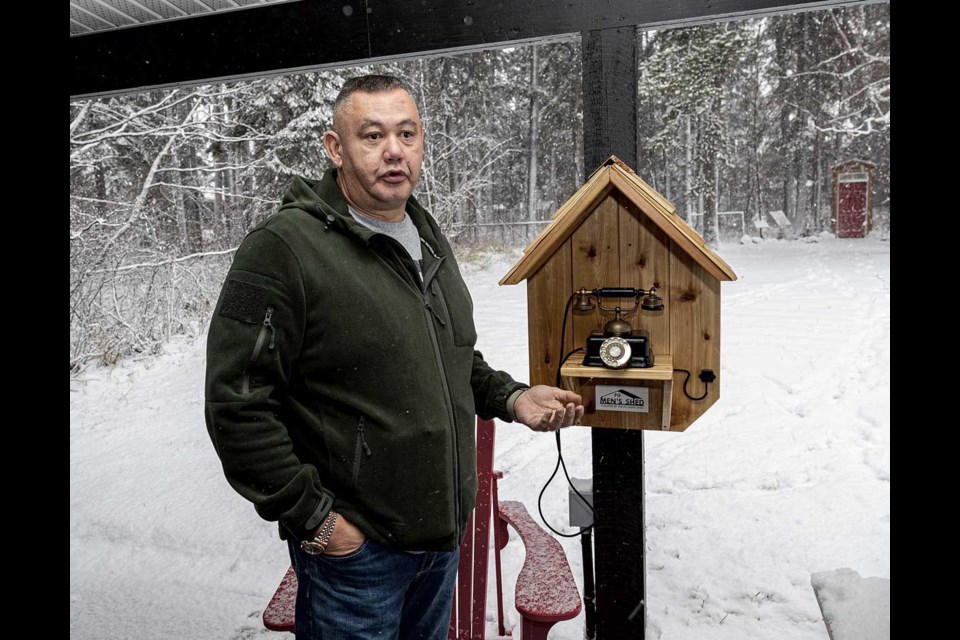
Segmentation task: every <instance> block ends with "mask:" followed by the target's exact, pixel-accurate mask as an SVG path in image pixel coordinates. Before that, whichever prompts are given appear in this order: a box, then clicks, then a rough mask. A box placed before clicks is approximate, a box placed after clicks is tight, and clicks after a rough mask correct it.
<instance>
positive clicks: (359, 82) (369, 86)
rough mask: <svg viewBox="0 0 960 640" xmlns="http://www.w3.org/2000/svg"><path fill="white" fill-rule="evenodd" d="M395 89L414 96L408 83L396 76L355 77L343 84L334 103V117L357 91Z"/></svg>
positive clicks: (371, 91) (368, 91) (374, 91)
mask: <svg viewBox="0 0 960 640" xmlns="http://www.w3.org/2000/svg"><path fill="white" fill-rule="evenodd" d="M394 89H403V90H404V91H406V92H407V93H409V94H410V95H411V96H413V91H411V90H410V87H409V86H408V85H407V83H406V82H404V81H403V80H401V79H400V78H398V77H396V76H386V75H366V76H354V77H353V78H350V79H348V80H347V81H346V82H344V83H343V87H341V89H340V93H338V94H337V99H336V100H334V101H333V114H332V115H333V117H334V118H336V115H337V112H338V111H339V110H340V108H341V107H342V106H343V103H345V102H346V101H347V100H349V99H350V96H351V95H353V94H354V93H356V92H357V91H362V92H364V93H385V92H387V91H393V90H394Z"/></svg>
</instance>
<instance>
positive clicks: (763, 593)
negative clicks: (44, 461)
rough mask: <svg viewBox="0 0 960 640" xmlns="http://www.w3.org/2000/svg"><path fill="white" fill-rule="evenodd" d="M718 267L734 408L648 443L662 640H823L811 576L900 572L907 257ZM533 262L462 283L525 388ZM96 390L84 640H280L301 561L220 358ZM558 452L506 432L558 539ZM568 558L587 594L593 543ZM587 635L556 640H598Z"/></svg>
mask: <svg viewBox="0 0 960 640" xmlns="http://www.w3.org/2000/svg"><path fill="white" fill-rule="evenodd" d="M720 253H721V255H723V257H724V259H725V260H726V261H727V262H729V263H730V264H731V266H732V267H733V268H734V270H735V271H736V272H737V274H738V276H739V277H740V280H739V281H737V282H733V283H724V284H723V288H722V293H723V314H722V320H721V322H722V325H721V326H722V329H723V333H722V340H723V342H722V366H721V371H720V375H719V382H720V384H721V388H722V396H721V399H720V401H719V402H717V404H715V405H714V407H713V408H712V409H711V410H710V411H708V412H707V413H706V415H705V416H704V417H703V418H701V419H700V420H699V421H698V422H697V423H696V424H694V425H693V426H692V427H691V428H690V429H688V430H687V431H686V432H685V433H682V434H663V433H647V434H646V435H645V442H646V488H647V496H646V508H647V515H646V521H647V547H648V550H649V555H648V558H647V581H648V586H647V597H648V607H649V613H648V633H647V637H648V638H649V639H651V640H653V639H656V638H663V639H664V640H696V639H699V638H711V639H718V640H726V639H729V640H734V639H737V640H740V639H753V638H757V639H761V638H762V639H765V640H781V639H783V640H792V639H801V638H802V639H811V640H812V639H817V640H822V639H825V638H826V637H827V635H826V631H825V628H824V625H823V622H822V620H821V618H820V612H819V609H818V607H817V603H816V599H815V597H814V594H813V590H812V588H811V586H810V574H811V573H813V572H817V571H827V570H833V569H837V568H839V567H850V568H852V569H854V570H856V571H857V572H859V573H860V574H861V575H862V576H864V577H869V576H879V577H889V572H890V547H889V540H890V515H889V514H890V493H889V488H890V487H889V476H890V471H889V468H890V461H889V460H890V444H889V442H890V438H889V436H890V400H889V391H890V360H889V346H890V345H889V343H890V338H889V335H890V313H889V309H890V292H889V275H890V245H889V243H888V242H879V241H875V240H833V239H826V240H823V241H821V242H819V243H802V242H793V243H788V242H765V243H761V244H756V245H725V246H723V247H721V249H720ZM518 255H519V254H511V255H509V256H502V257H493V258H488V259H487V260H486V261H485V262H483V261H481V262H480V263H471V264H470V265H466V266H465V267H464V272H465V276H466V278H467V281H468V283H469V284H470V287H471V291H472V293H473V296H474V302H475V306H476V308H477V325H478V331H479V334H480V342H479V345H478V348H479V349H480V350H481V351H482V352H483V353H484V355H485V356H486V358H487V360H488V361H490V362H491V364H493V365H494V366H496V367H498V368H502V369H505V370H507V371H509V372H511V373H512V374H513V375H514V376H515V377H517V378H519V379H525V378H526V376H527V346H526V318H525V309H526V302H525V300H526V294H525V290H524V287H523V286H522V285H521V286H515V287H499V286H497V284H496V283H497V281H498V280H499V279H500V277H501V276H502V275H503V274H504V273H505V272H506V271H507V269H508V268H509V267H510V266H511V264H512V261H513V260H514V259H516V257H517V256H518ZM82 378H83V379H82V380H79V381H72V382H71V393H70V401H71V402H70V406H71V425H70V447H71V461H70V462H71V464H70V467H71V468H70V506H71V513H70V525H71V537H70V545H71V563H70V570H71V571H70V582H71V589H70V602H71V605H70V606H71V637H72V638H78V639H80V638H89V639H94V638H95V639H97V640H101V639H102V640H108V639H111V638H137V639H143V640H151V639H161V638H163V639H167V638H178V639H179V638H183V639H191V638H196V639H198V640H199V639H204V640H209V639H213V640H217V639H220V640H227V639H228V638H229V639H240V638H251V637H254V636H256V637H267V636H268V635H269V634H266V633H265V632H262V631H261V630H260V621H259V614H260V611H261V609H262V607H263V606H264V605H265V603H266V601H267V599H268V598H269V596H270V594H271V593H272V589H273V588H274V587H275V586H276V583H277V582H278V581H279V579H280V577H281V576H282V574H283V572H284V570H285V569H286V566H287V564H288V559H287V557H286V550H285V548H284V546H283V545H282V544H281V543H280V542H279V541H278V540H277V539H276V530H275V526H274V525H272V524H271V523H266V522H262V521H260V520H259V519H258V518H257V517H256V515H255V514H254V512H253V510H252V508H251V507H250V506H249V505H248V504H247V503H245V502H244V501H243V499H242V498H240V497H239V496H238V495H236V494H235V493H234V492H233V491H232V490H231V489H230V487H229V486H228V485H227V483H226V481H225V480H224V479H223V476H222V473H221V472H220V468H219V462H218V461H217V459H216V456H215V455H214V453H213V448H212V446H211V445H210V442H209V440H208V438H207V435H206V430H205V427H204V424H203V415H202V411H203V405H202V383H203V344H202V342H201V343H197V344H188V343H181V344H175V345H171V347H170V349H169V353H168V354H166V355H164V356H162V357H159V358H156V359H152V360H149V361H140V362H130V363H126V364H124V365H122V366H120V367H117V368H115V369H113V370H108V369H93V370H88V371H87V372H85V374H84V375H83V376H82ZM553 443H554V440H553V437H552V436H550V435H545V434H535V433H533V432H530V431H529V430H527V429H525V428H523V427H518V426H516V425H508V424H501V425H500V426H499V429H498V433H497V458H496V460H497V462H496V464H497V467H498V468H500V469H502V470H503V471H504V472H505V477H504V479H503V481H502V484H501V495H502V496H503V497H504V498H508V499H517V500H521V501H523V502H524V503H526V505H527V507H528V510H530V512H531V513H532V514H534V517H535V519H538V520H539V516H537V515H536V505H537V495H538V494H539V492H540V489H541V487H542V485H543V482H545V481H546V479H547V477H548V476H549V474H550V472H551V471H552V469H553V465H554V464H555V462H556V450H555V447H554V444H553ZM563 447H564V458H565V460H566V461H567V466H568V469H569V470H570V472H571V474H572V475H574V476H580V477H584V476H589V475H590V438H589V431H588V430H587V429H570V430H567V431H565V432H564V434H563ZM566 510H567V504H566V487H565V483H562V480H556V479H555V480H554V482H553V484H552V485H551V486H550V488H548V490H547V492H546V494H545V496H544V514H545V515H546V517H547V518H548V520H549V521H550V522H551V524H553V526H554V527H557V528H561V527H562V528H563V530H567V527H565V526H563V525H564V523H565V522H566ZM561 543H562V544H563V545H564V547H565V549H566V550H567V554H568V557H569V558H570V561H571V565H572V566H573V570H574V575H575V576H576V577H577V579H578V581H579V580H580V578H581V575H580V573H581V562H580V547H579V541H578V540H577V539H570V540H562V541H561ZM522 554H523V552H522V548H521V546H520V545H519V543H517V542H516V541H515V540H512V541H511V543H510V545H508V547H507V549H506V550H505V552H504V563H505V572H506V584H505V589H506V590H507V593H508V594H509V593H512V585H513V581H514V580H515V578H516V572H517V571H518V570H519V566H520V564H521V562H522ZM506 609H507V610H508V616H509V620H510V621H512V622H514V623H515V622H516V620H517V618H516V612H515V611H513V608H512V602H508V603H507V604H506ZM103 624H107V625H109V627H110V628H109V630H105V629H103V628H101V627H100V625H103ZM582 624H583V622H582V617H581V618H580V619H578V620H573V621H569V622H566V623H562V624H560V625H557V626H556V627H555V628H554V632H553V633H552V634H551V637H552V638H557V639H560V638H566V639H574V638H580V637H582ZM491 630H492V626H491ZM272 637H278V636H272Z"/></svg>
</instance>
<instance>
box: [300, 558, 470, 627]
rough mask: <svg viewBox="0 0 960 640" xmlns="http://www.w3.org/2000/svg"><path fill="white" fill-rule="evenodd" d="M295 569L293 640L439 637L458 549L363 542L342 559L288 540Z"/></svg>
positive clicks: (448, 605)
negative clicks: (402, 548)
mask: <svg viewBox="0 0 960 640" xmlns="http://www.w3.org/2000/svg"><path fill="white" fill-rule="evenodd" d="M288 544H289V547H290V559H291V562H292V564H293V567H294V570H295V571H296V572H297V585H298V587H297V606H296V616H295V622H296V638H297V640H367V639H369V638H378V639H388V640H398V639H403V640H406V639H408V638H409V639H413V638H417V639H418V640H420V639H424V640H444V639H445V638H446V637H447V630H448V629H449V627H450V610H451V606H452V604H453V591H454V586H455V584H456V579H457V564H458V562H459V560H460V550H459V549H457V550H456V551H428V552H425V553H407V552H406V551H397V550H394V549H390V548H389V547H386V546H384V545H382V544H380V543H379V542H375V541H373V540H370V539H368V540H367V541H366V542H364V543H363V545H362V546H361V547H360V548H359V549H357V550H356V551H355V552H353V553H350V554H348V555H345V556H325V555H322V556H311V555H309V554H306V553H304V552H303V551H302V550H301V549H300V544H299V542H297V541H295V540H290V541H288Z"/></svg>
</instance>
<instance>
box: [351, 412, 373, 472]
mask: <svg viewBox="0 0 960 640" xmlns="http://www.w3.org/2000/svg"><path fill="white" fill-rule="evenodd" d="M361 451H364V452H365V453H366V454H367V457H368V458H369V457H370V456H371V455H373V452H372V451H370V447H369V445H367V439H366V438H364V437H363V416H360V424H358V425H357V449H356V452H355V453H354V454H353V488H354V489H356V488H357V483H358V482H359V481H360V452H361Z"/></svg>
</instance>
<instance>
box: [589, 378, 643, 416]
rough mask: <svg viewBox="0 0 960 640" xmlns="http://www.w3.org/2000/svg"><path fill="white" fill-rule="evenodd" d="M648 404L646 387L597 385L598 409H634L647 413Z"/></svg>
mask: <svg viewBox="0 0 960 640" xmlns="http://www.w3.org/2000/svg"><path fill="white" fill-rule="evenodd" d="M649 406H650V389H649V388H648V387H614V386H611V385H603V384H598V385H597V410H598V411H636V412H639V413H647V411H648V409H649Z"/></svg>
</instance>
